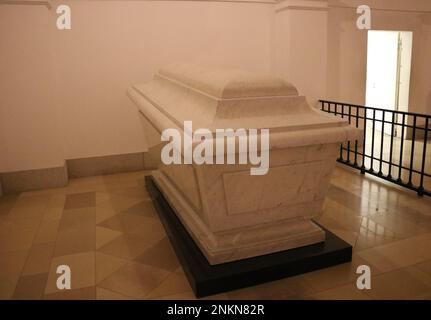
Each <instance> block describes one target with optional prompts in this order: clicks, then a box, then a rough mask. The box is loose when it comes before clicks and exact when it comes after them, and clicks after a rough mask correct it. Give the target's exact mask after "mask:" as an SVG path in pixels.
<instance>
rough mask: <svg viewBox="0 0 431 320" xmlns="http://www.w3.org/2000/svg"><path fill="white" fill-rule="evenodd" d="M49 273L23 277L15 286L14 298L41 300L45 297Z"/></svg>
mask: <svg viewBox="0 0 431 320" xmlns="http://www.w3.org/2000/svg"><path fill="white" fill-rule="evenodd" d="M47 279H48V273H41V274H34V275H29V276H24V277H21V278H20V279H19V281H18V284H17V286H16V288H15V292H14V294H13V296H12V299H14V300H15V299H16V300H41V299H42V298H43V295H44V292H45V287H46V281H47Z"/></svg>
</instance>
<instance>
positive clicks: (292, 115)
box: [129, 63, 358, 148]
mask: <svg viewBox="0 0 431 320" xmlns="http://www.w3.org/2000/svg"><path fill="white" fill-rule="evenodd" d="M129 95H130V96H131V97H132V99H133V100H134V101H135V102H136V103H137V105H138V107H139V109H140V111H141V112H142V113H143V114H144V115H145V116H146V117H147V118H148V119H149V120H150V121H151V122H152V123H153V125H155V127H156V129H157V130H158V131H159V132H161V131H162V130H164V129H166V128H172V127H175V128H178V129H180V130H181V129H182V128H183V124H184V121H190V120H192V121H193V127H194V128H208V129H210V130H211V131H213V132H215V130H216V129H222V128H232V129H237V128H256V129H261V128H266V129H269V130H270V132H271V136H270V148H273V147H277V148H278V147H288V146H299V145H310V144H316V143H332V142H341V141H347V140H351V139H353V138H354V137H355V136H356V135H357V134H358V132H357V131H354V130H352V129H351V127H350V126H349V125H348V123H347V121H346V120H343V119H340V118H338V117H334V116H333V115H327V114H325V113H323V112H320V111H319V110H315V109H314V108H311V107H310V106H309V105H308V103H307V101H306V99H305V97H304V96H299V95H298V90H297V89H296V88H295V87H294V86H293V85H292V84H290V83H289V82H287V81H285V80H283V79H280V78H275V77H271V76H265V75H256V74H254V73H251V72H247V71H243V70H235V69H211V68H205V67H201V66H196V65H190V64H181V63H178V64H172V65H169V66H167V67H164V68H161V69H160V70H159V72H158V73H157V74H156V75H155V76H154V79H153V81H150V82H148V83H145V84H139V85H135V86H133V87H132V88H131V89H130V90H129ZM159 113H161V114H163V117H162V118H163V119H161V118H160V117H159V116H158V114H159Z"/></svg>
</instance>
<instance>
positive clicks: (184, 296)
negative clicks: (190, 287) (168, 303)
mask: <svg viewBox="0 0 431 320" xmlns="http://www.w3.org/2000/svg"><path fill="white" fill-rule="evenodd" d="M148 300H185V301H187V300H198V299H197V298H196V296H195V295H194V293H193V292H182V293H177V294H173V295H170V296H161V297H156V298H150V299H148Z"/></svg>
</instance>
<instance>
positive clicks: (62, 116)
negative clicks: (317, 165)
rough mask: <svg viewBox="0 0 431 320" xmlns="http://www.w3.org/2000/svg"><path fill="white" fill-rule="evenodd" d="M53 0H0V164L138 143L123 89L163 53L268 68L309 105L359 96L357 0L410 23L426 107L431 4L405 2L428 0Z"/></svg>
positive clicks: (398, 24) (46, 163) (430, 106)
mask: <svg viewBox="0 0 431 320" xmlns="http://www.w3.org/2000/svg"><path fill="white" fill-rule="evenodd" d="M327 2H329V5H330V8H329V9H328V10H325V9H324V8H323V10H322V8H319V7H325V6H326V5H327ZM51 3H52V4H53V7H54V9H53V10H51V11H48V10H47V9H46V8H44V7H36V6H31V7H23V6H5V5H2V6H0V172H5V171H18V170H26V169H38V168H46V167H54V166H60V165H62V164H63V162H64V159H73V158H83V157H92V156H101V155H112V154H124V153H131V152H139V151H145V150H146V143H145V137H144V134H143V130H142V127H141V124H140V122H139V119H138V117H137V114H136V109H135V107H134V106H133V104H132V103H131V102H130V101H129V99H128V98H127V96H126V89H127V88H128V87H129V86H130V85H131V84H133V83H138V82H144V81H148V80H149V79H150V78H151V77H152V75H153V74H154V72H155V71H156V70H157V69H158V68H159V67H160V66H161V65H164V64H166V63H170V62H172V61H191V62H196V63H207V64H212V65H215V66H217V65H220V66H233V67H239V68H244V69H249V70H251V71H257V72H265V73H269V72H272V73H274V74H276V75H280V76H282V77H284V78H286V79H287V80H289V81H291V82H292V83H293V84H294V85H295V86H296V87H297V88H298V89H299V91H300V93H301V94H304V95H306V96H307V98H308V100H309V101H310V103H312V104H313V105H314V104H316V101H317V100H318V99H320V98H329V99H335V100H339V101H346V102H351V103H359V104H363V103H364V102H365V83H366V48H367V43H366V41H367V37H366V31H361V30H358V29H357V28H356V19H357V14H356V6H357V5H360V4H366V3H368V4H370V5H371V6H372V7H373V8H375V10H373V16H372V17H373V28H374V29H380V30H403V31H413V38H414V41H413V42H414V43H413V52H412V71H411V91H410V99H409V100H410V101H409V105H410V110H411V111H416V112H427V113H431V77H430V76H429V74H430V73H431V62H430V59H429V57H430V56H431V15H430V14H429V13H420V12H419V13H418V12H412V11H409V10H411V8H415V10H429V11H431V2H430V1H428V0H414V1H413V0H412V1H405V0H402V1H401V0H379V1H370V0H328V1H326V0H315V1H312V0H289V1H285V2H282V3H278V4H274V3H259V2H255V3H251V2H217V1H124V0H122V1H91V0H88V1H71V0H64V1H58V0H55V1H51ZM60 3H61V4H63V3H65V4H69V5H70V6H71V8H72V27H73V29H72V30H71V31H59V30H57V29H56V28H55V19H56V17H57V15H56V13H55V7H56V5H58V4H60ZM346 5H347V6H348V7H347V8H342V7H341V6H346ZM286 6H290V8H288V9H282V10H278V9H280V8H283V7H286ZM301 7H302V9H301ZM310 7H317V9H316V10H314V9H313V10H310ZM304 8H305V9H304ZM384 9H391V11H387V10H384ZM406 10H407V11H406Z"/></svg>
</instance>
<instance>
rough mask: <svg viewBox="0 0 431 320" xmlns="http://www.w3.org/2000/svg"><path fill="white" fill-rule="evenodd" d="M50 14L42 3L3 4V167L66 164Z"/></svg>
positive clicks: (0, 16)
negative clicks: (29, 5) (53, 63)
mask: <svg viewBox="0 0 431 320" xmlns="http://www.w3.org/2000/svg"><path fill="white" fill-rule="evenodd" d="M18 12H19V15H18V14H17V13H18ZM50 18H51V17H50V13H49V12H48V11H47V10H46V8H44V7H30V8H29V7H22V8H20V9H19V11H18V9H17V8H16V7H13V6H1V7H0V172H5V171H14V170H26V169H35V168H44V167H59V166H62V165H63V164H64V158H63V149H62V146H63V143H62V139H61V137H62V130H61V125H60V116H59V108H58V107H57V106H56V105H55V103H54V96H53V80H54V78H53V68H52V53H53V50H52V47H51V43H52V42H51V34H50V32H49V30H50Z"/></svg>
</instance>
